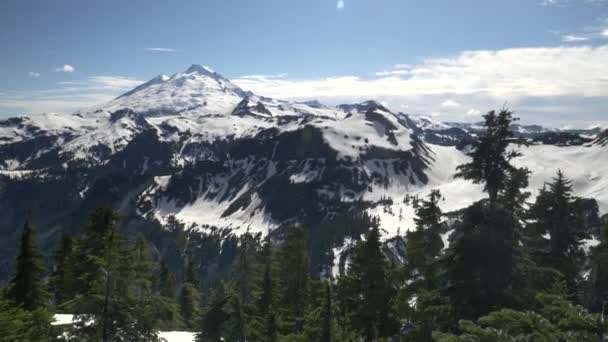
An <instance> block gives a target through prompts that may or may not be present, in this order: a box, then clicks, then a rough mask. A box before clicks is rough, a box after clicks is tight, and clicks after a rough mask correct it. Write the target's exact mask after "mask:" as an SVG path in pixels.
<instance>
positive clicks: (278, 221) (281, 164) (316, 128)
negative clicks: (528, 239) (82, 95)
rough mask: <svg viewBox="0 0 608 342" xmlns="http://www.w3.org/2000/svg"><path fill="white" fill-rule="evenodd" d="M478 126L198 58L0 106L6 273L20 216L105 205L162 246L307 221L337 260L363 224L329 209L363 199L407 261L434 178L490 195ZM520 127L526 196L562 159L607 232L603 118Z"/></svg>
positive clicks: (334, 265) (322, 248)
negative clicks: (66, 96) (64, 105)
mask: <svg viewBox="0 0 608 342" xmlns="http://www.w3.org/2000/svg"><path fill="white" fill-rule="evenodd" d="M513 109H514V110H515V111H517V108H513ZM479 129H480V126H479V125H475V124H464V123H452V122H438V121H435V120H433V119H432V118H429V117H423V116H414V115H408V114H404V113H395V112H392V111H390V110H389V109H387V108H386V107H385V106H383V105H382V104H380V103H378V102H375V101H366V102H363V103H357V104H344V105H339V106H337V107H329V106H325V105H323V104H321V103H320V102H318V101H307V102H292V101H285V100H280V99H273V98H268V97H264V96H263V94H253V93H251V92H248V91H246V90H244V89H241V88H239V87H238V86H237V85H235V84H233V83H232V82H231V81H230V80H228V79H226V78H224V77H223V76H221V75H220V74H218V73H216V72H214V71H212V70H211V69H209V68H207V67H203V66H199V65H192V66H191V67H190V68H188V69H187V70H186V71H184V72H181V73H177V74H174V75H173V76H170V77H168V76H165V75H159V76H157V77H155V78H153V79H152V80H150V81H148V82H146V83H144V84H142V85H140V86H138V87H136V88H134V89H133V90H131V91H129V92H127V93H125V94H123V95H121V96H119V97H117V98H116V99H114V100H112V101H110V102H108V103H105V104H103V105H100V106H95V107H91V108H88V109H83V110H80V111H78V112H75V113H72V114H55V113H47V114H41V115H35V116H29V117H15V118H10V119H7V120H4V121H0V208H1V213H2V215H0V234H1V236H3V239H2V240H0V260H2V264H1V265H0V283H3V282H4V281H5V280H6V279H7V277H8V276H9V274H10V272H11V269H12V265H11V264H12V260H13V257H14V255H15V254H16V250H17V246H18V243H17V241H18V239H19V228H20V227H21V226H22V224H23V220H24V218H25V217H27V216H28V215H29V217H30V219H31V221H32V222H33V224H34V225H35V226H36V227H37V230H38V236H39V237H40V239H41V240H42V243H43V246H48V248H44V250H52V248H51V246H56V245H57V243H58V241H59V240H60V239H61V236H62V235H63V234H66V233H67V234H75V233H77V232H78V231H79V230H80V227H82V225H83V223H84V222H85V221H86V218H87V216H88V214H89V213H90V212H91V210H93V209H94V208H95V207H97V206H99V205H111V206H112V207H113V208H114V209H115V210H117V211H118V212H119V213H120V214H121V216H122V225H123V229H124V230H125V231H128V232H142V233H143V234H144V235H146V237H147V238H149V239H150V241H152V242H153V244H154V246H155V253H157V254H163V255H166V254H170V253H173V252H174V251H175V250H178V249H179V236H180V235H179V234H180V233H179V231H189V232H198V233H200V234H201V235H202V236H214V237H215V238H214V239H215V240H214V241H215V243H216V245H217V246H221V245H222V241H224V240H225V239H228V238H230V237H234V236H238V235H241V234H243V233H245V232H250V233H258V232H259V233H262V234H264V235H265V234H267V233H270V234H271V236H273V237H275V238H276V239H280V238H281V231H282V229H281V228H282V227H285V226H286V225H289V224H300V225H302V226H304V227H306V228H307V230H308V232H309V235H310V241H311V245H312V246H311V247H310V248H311V249H313V250H315V251H316V256H315V255H313V256H312V261H313V266H315V267H316V269H317V271H318V272H325V274H329V273H330V272H331V273H332V274H334V275H335V273H336V272H338V264H339V263H340V258H339V256H340V255H342V254H343V253H342V252H343V251H345V250H346V249H347V248H348V246H349V243H350V242H351V241H354V240H357V239H359V238H360V236H361V234H362V233H363V232H365V230H366V227H364V228H359V227H357V226H356V225H352V226H350V227H349V230H348V231H344V230H333V227H334V226H332V225H331V224H329V222H332V221H333V220H343V222H348V220H349V217H350V216H352V215H354V214H359V213H366V214H368V215H369V216H370V217H378V219H379V224H380V227H381V230H382V234H383V235H382V238H383V240H384V241H385V252H386V253H387V255H390V256H391V257H392V258H394V259H397V260H399V259H400V258H403V254H404V244H405V242H404V241H403V239H402V238H401V236H402V235H403V233H404V232H405V231H407V230H410V229H412V228H413V227H414V221H413V218H414V209H413V201H412V200H411V199H413V198H417V197H420V198H421V197H424V196H426V195H427V194H429V193H430V191H431V190H433V189H438V190H440V191H441V194H442V196H443V199H442V200H441V202H440V205H441V208H442V210H443V211H444V212H447V213H457V212H458V210H460V209H462V208H465V207H467V206H469V205H470V204H472V203H473V202H475V201H478V200H481V199H482V198H483V197H484V195H483V193H482V190H483V188H482V186H481V185H474V184H472V183H470V182H468V181H465V180H463V179H455V178H454V177H453V175H454V173H455V169H456V166H458V165H460V164H463V163H465V162H467V161H468V159H469V157H468V156H467V155H466V152H467V151H468V149H469V147H470V143H471V142H472V141H474V140H475V139H476V136H477V133H478V132H479ZM513 130H514V131H515V132H516V137H515V138H514V139H513V143H512V148H513V149H515V150H518V151H520V152H521V153H522V156H521V157H520V158H517V159H515V160H514V162H515V164H516V165H517V166H526V167H527V168H528V169H529V170H530V171H531V175H530V184H529V188H528V190H529V191H530V192H531V193H532V195H533V196H532V197H531V198H534V197H535V196H536V194H538V191H539V189H541V188H542V187H543V184H544V183H545V182H548V181H550V180H551V179H552V177H554V175H555V173H556V172H557V171H558V169H559V170H562V171H563V173H564V174H565V175H566V176H567V177H568V178H570V179H572V180H573V189H574V194H575V195H576V196H578V197H580V198H582V199H581V200H580V201H579V206H580V210H582V211H584V212H585V213H587V216H586V217H587V218H588V220H587V221H588V222H586V224H587V225H588V226H589V227H588V228H589V229H591V230H592V231H594V232H596V233H595V234H596V236H597V231H598V230H599V226H600V225H601V218H600V217H601V215H602V214H605V213H606V212H607V211H608V162H607V160H608V131H602V130H600V129H598V128H596V129H588V130H557V129H548V128H544V127H541V126H536V125H533V126H525V125H515V126H513ZM585 199H588V200H585ZM449 222H450V220H447V221H446V225H445V226H446V227H445V231H444V234H443V238H444V240H445V241H446V242H449V234H450V227H449ZM176 227H177V228H176ZM595 243H597V240H590V241H588V244H589V245H593V244H595ZM218 250H219V247H218ZM218 253H219V252H218ZM49 257H50V256H49ZM216 257H218V256H217V255H211V256H209V258H208V260H210V259H212V258H216Z"/></svg>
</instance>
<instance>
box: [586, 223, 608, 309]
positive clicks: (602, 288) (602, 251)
mask: <svg viewBox="0 0 608 342" xmlns="http://www.w3.org/2000/svg"><path fill="white" fill-rule="evenodd" d="M588 287H589V288H588V294H587V303H588V306H589V308H590V310H592V311H594V312H606V310H608V225H606V226H605V227H604V230H603V231H602V236H601V242H600V244H599V245H598V246H596V247H594V248H593V250H592V253H591V273H590V275H589V281H588Z"/></svg>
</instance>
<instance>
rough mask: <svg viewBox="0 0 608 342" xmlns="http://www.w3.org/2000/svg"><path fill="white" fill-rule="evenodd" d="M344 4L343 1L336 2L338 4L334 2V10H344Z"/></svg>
mask: <svg viewBox="0 0 608 342" xmlns="http://www.w3.org/2000/svg"><path fill="white" fill-rule="evenodd" d="M345 5H346V4H345V3H344V0H338V2H336V8H337V9H338V10H339V11H340V10H343V9H344V6H345Z"/></svg>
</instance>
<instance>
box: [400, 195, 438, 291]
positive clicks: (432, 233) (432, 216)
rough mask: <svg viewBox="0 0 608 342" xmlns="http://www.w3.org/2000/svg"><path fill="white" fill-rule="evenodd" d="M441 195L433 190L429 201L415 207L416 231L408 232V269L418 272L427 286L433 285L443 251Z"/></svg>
mask: <svg viewBox="0 0 608 342" xmlns="http://www.w3.org/2000/svg"><path fill="white" fill-rule="evenodd" d="M440 199H441V193H440V192H439V191H438V190H433V191H431V193H430V194H429V196H428V200H424V201H422V202H421V204H420V202H418V203H419V204H417V205H416V206H415V211H416V217H415V218H414V222H415V223H416V230H415V231H412V232H408V233H407V235H406V241H407V267H408V268H409V269H410V270H411V271H416V272H417V273H418V274H420V275H421V276H422V277H423V278H424V279H425V280H426V281H427V286H436V285H433V282H434V280H435V279H434V276H435V275H434V274H433V273H434V271H435V267H434V264H435V259H436V258H437V257H438V256H439V254H440V253H441V250H442V249H443V240H442V239H441V235H440V233H441V215H442V213H441V209H440V208H439V200H440Z"/></svg>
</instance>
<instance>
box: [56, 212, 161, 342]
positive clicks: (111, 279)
mask: <svg viewBox="0 0 608 342" xmlns="http://www.w3.org/2000/svg"><path fill="white" fill-rule="evenodd" d="M117 224H118V217H117V216H116V214H115V213H114V212H113V211H112V210H111V209H110V208H98V209H96V210H95V211H94V212H93V213H92V215H91V218H90V221H89V223H88V225H87V227H86V228H85V232H84V236H83V238H82V240H80V241H79V243H78V244H77V246H78V248H77V253H78V254H77V255H78V258H77V260H78V263H77V264H76V265H77V267H78V270H79V271H80V272H81V274H80V275H81V277H80V279H79V283H80V284H81V285H82V288H79V290H81V292H80V293H79V294H78V295H77V296H76V298H75V299H74V300H72V301H70V303H67V304H66V305H67V306H69V307H70V308H71V310H72V312H74V313H75V314H76V320H77V323H76V324H75V330H74V331H73V334H74V336H76V337H79V338H83V339H85V340H101V341H104V342H105V341H117V342H120V341H158V340H159V338H158V336H157V330H156V326H157V325H158V320H159V319H160V315H158V314H157V313H158V311H159V310H160V306H159V304H160V302H159V301H157V300H156V299H157V298H155V297H154V296H153V294H152V290H151V275H150V268H151V265H150V261H149V260H148V251H147V246H146V242H145V241H144V240H143V239H141V238H140V239H138V242H137V243H136V244H135V245H134V246H133V247H132V248H130V247H129V244H128V242H127V241H126V239H124V238H123V237H122V236H121V234H120V231H119V230H118V225H117Z"/></svg>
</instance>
